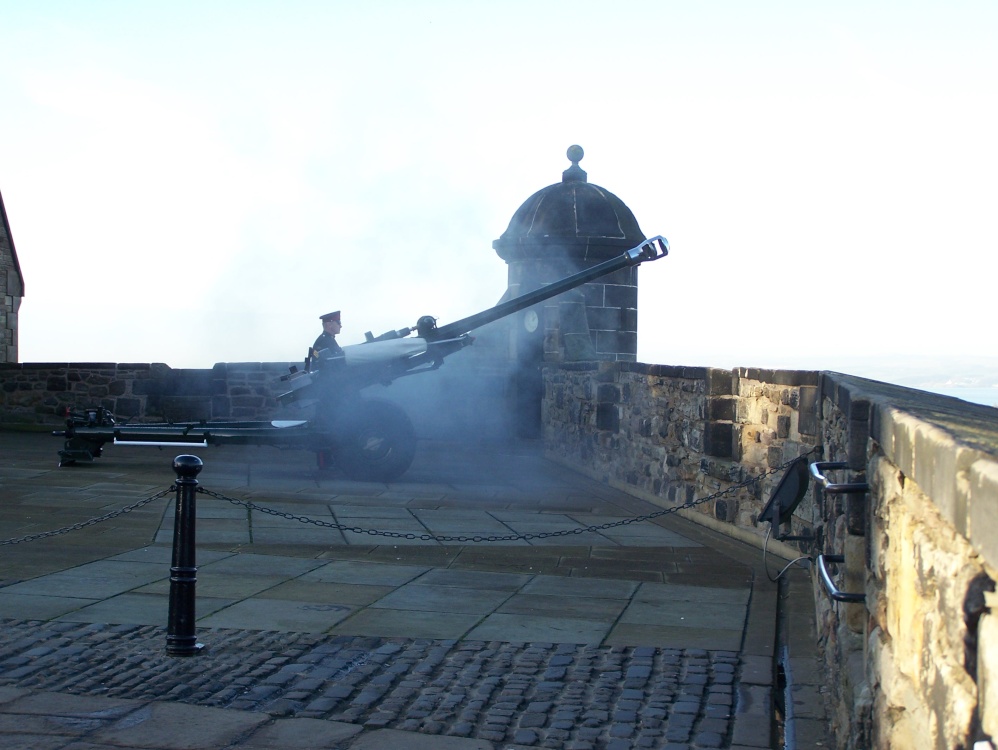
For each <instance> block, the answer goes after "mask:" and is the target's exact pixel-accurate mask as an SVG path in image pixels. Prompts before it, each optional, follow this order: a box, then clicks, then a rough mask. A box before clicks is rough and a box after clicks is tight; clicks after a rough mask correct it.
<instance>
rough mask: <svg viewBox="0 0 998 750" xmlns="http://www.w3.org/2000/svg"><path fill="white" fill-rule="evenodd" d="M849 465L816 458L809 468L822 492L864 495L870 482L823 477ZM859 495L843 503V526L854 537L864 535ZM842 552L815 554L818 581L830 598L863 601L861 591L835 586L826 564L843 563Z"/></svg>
mask: <svg viewBox="0 0 998 750" xmlns="http://www.w3.org/2000/svg"><path fill="white" fill-rule="evenodd" d="M848 468H849V464H847V463H845V462H844V461H816V462H814V463H813V464H811V465H810V467H809V469H810V471H811V476H812V477H813V478H814V481H815V482H817V483H818V486H819V487H821V489H822V491H823V492H824V493H825V494H828V495H850V496H858V495H865V494H866V493H867V492H869V491H870V485H869V484H868V483H866V482H831V481H829V479H828V477H826V476H825V472H827V471H833V470H840V469H848ZM861 503H862V501H861V499H860V498H858V497H856V498H855V500H853V498H852V497H850V500H849V502H847V504H846V529H847V530H848V532H849V533H850V534H851V535H854V536H864V535H865V531H866V529H865V521H866V514H865V513H864V512H863V505H862V504H861ZM844 562H845V555H830V554H825V555H818V557H817V559H816V560H815V561H814V565H815V567H816V568H817V569H818V575H820V576H821V582H822V584H823V585H824V587H825V592H826V593H827V594H828V596H829V598H830V599H832V600H833V601H836V602H848V603H851V604H859V603H861V602H865V601H866V594H861V593H849V592H846V591H842V590H841V589H839V587H838V586H836V585H835V581H833V580H832V575H831V572H830V571H829V570H828V564H829V563H844Z"/></svg>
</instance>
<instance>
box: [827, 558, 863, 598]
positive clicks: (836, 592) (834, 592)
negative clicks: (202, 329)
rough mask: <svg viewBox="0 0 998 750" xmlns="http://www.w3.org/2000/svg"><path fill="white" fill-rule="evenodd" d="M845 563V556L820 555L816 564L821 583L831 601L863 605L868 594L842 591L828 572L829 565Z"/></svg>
mask: <svg viewBox="0 0 998 750" xmlns="http://www.w3.org/2000/svg"><path fill="white" fill-rule="evenodd" d="M845 561H846V559H845V556H844V555H818V557H817V559H816V560H815V561H814V564H815V567H817V568H818V574H819V575H820V576H821V582H822V584H824V586H825V592H826V593H827V594H828V597H829V598H830V599H832V600H833V601H836V602H849V603H850V604H860V603H863V602H865V601H866V594H851V593H848V592H846V591H842V590H841V589H840V588H839V587H838V586H836V585H835V581H833V580H832V574H831V573H830V572H829V570H828V563H844V562H845Z"/></svg>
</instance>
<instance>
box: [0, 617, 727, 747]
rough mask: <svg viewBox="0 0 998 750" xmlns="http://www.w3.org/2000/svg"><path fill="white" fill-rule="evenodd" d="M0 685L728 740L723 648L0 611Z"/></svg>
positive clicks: (618, 739)
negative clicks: (183, 650) (198, 626)
mask: <svg viewBox="0 0 998 750" xmlns="http://www.w3.org/2000/svg"><path fill="white" fill-rule="evenodd" d="M0 624H2V628H0V685H6V686H17V687H22V688H27V689H30V690H43V691H53V692H64V693H73V694H80V695H99V696H109V697H122V698H136V699H149V700H170V701H180V702H185V703H192V704H198V705H202V706H215V707H220V708H235V709H244V710H252V711H264V712H268V713H270V714H272V715H275V716H297V717H307V718H317V719H332V720H337V721H346V722H351V723H355V724H360V725H363V726H365V727H370V728H392V729H402V730H408V731H415V732H421V733H425V734H438V735H453V736H460V737H473V738H477V739H483V740H490V741H493V742H512V743H515V744H517V745H522V746H536V747H545V748H563V749H564V750H588V749H593V750H596V749H598V750H624V749H625V748H641V747H656V748H670V749H672V748H676V750H678V749H679V748H690V747H697V748H701V747H702V748H719V747H728V746H729V743H730V735H731V731H732V718H731V717H732V711H733V700H734V696H735V695H737V692H738V686H737V680H738V673H737V672H738V655H737V654H736V653H734V652H730V651H704V650H699V649H683V650H680V649H660V648H653V647H626V648H625V647H600V646H586V645H572V644H549V643H505V642H498V641H491V642H484V641H444V640H428V639H406V638H388V639H385V638H369V637H346V636H341V637H333V636H322V635H314V634H301V633H285V632H261V631H250V630H228V629H227V630H223V629H202V630H199V632H198V635H199V639H200V640H201V641H203V642H204V643H205V644H206V647H207V648H206V649H205V652H203V653H202V654H200V655H198V656H196V657H191V658H178V657H169V656H167V655H166V653H165V645H166V634H165V632H164V630H163V628H161V627H154V626H136V625H91V624H80V623H58V622H48V623H46V622H35V621H24V620H10V619H4V620H0Z"/></svg>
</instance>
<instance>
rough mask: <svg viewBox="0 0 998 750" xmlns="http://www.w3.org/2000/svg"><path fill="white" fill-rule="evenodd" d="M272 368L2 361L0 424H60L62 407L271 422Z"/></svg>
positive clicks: (279, 371) (136, 418) (275, 370)
mask: <svg viewBox="0 0 998 750" xmlns="http://www.w3.org/2000/svg"><path fill="white" fill-rule="evenodd" d="M287 367H288V366H287V365H286V364H284V363H276V362H242V363H219V364H217V365H215V366H214V367H213V368H211V369H174V368H171V367H169V366H167V365H165V364H160V363H152V364H148V363H134V364H130V363H113V362H107V363H100V362H97V363H95V362H86V363H73V362H69V363H57V362H56V363H33V364H14V363H0V426H6V427H12V426H18V427H39V428H42V427H53V426H57V425H61V423H62V420H63V416H64V414H65V411H66V409H67V408H69V409H73V410H82V409H88V408H95V407H99V406H100V407H104V408H105V409H108V410H109V411H111V413H113V414H114V415H115V417H116V418H118V420H119V421H129V422H163V421H166V422H170V421H189V420H198V419H248V420H253V419H272V418H274V416H276V415H277V413H278V412H279V411H280V408H279V404H278V402H277V398H276V397H277V395H278V393H279V392H280V391H281V388H280V381H279V377H280V376H281V375H283V374H284V373H286V372H287Z"/></svg>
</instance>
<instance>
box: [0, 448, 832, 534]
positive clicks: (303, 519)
mask: <svg viewBox="0 0 998 750" xmlns="http://www.w3.org/2000/svg"><path fill="white" fill-rule="evenodd" d="M815 450H817V449H815ZM815 450H811V451H809V452H808V453H805V454H804V455H805V456H806V455H809V454H810V453H814V452H815ZM796 460H797V459H793V460H791V461H787V462H786V463H784V464H782V465H780V466H777V467H776V468H775V469H770V470H769V471H767V472H764V473H763V474H760V475H759V476H756V477H749V478H748V479H745V480H743V481H741V482H738V483H737V484H733V485H731V486H730V487H728V488H727V489H723V490H719V491H717V492H714V493H712V494H710V495H707V496H706V497H701V498H699V499H696V500H688V501H687V502H685V503H683V504H682V505H676V506H673V507H671V508H664V509H662V510H658V511H655V512H654V513H647V514H645V515H642V516H634V517H632V518H622V519H621V520H619V521H611V522H608V523H604V524H600V525H598V526H585V527H582V528H577V529H560V530H557V531H542V532H538V533H536V534H530V533H527V534H505V535H501V536H500V535H489V536H480V535H476V536H452V535H436V534H414V533H412V532H401V531H380V530H378V529H364V528H361V527H360V526H348V525H346V524H342V523H336V522H334V521H323V520H321V519H317V518H309V517H308V516H301V515H297V514H295V513H287V512H285V511H280V510H274V509H273V508H267V507H266V506H263V505H257V504H256V503H253V502H249V501H247V500H238V499H236V498H233V497H227V496H226V495H223V494H221V493H219V492H212V491H211V490H208V489H205V488H204V487H200V486H199V487H197V489H196V491H197V492H198V493H200V494H203V495H207V496H208V497H211V498H214V499H216V500H225V501H226V502H229V503H232V504H233V505H238V506H240V507H243V508H246V509H247V510H255V511H259V512H260V513H266V514H267V515H271V516H277V517H279V518H286V519H288V520H289V521H298V522H299V523H307V524H312V525H313V526H320V527H323V528H328V529H335V530H337V531H350V532H353V533H354V534H367V535H368V536H383V537H388V538H389V539H407V540H419V541H422V542H518V541H529V540H531V539H550V538H552V537H562V536H574V535H579V534H586V533H590V532H596V531H604V530H606V529H612V528H616V527H618V526H627V525H629V524H632V523H642V522H644V521H651V520H652V519H655V518H661V517H662V516H666V515H669V514H670V513H678V512H679V511H681V510H688V509H690V508H695V507H696V506H698V505H703V504H704V503H709V502H710V501H711V500H717V499H719V498H721V497H724V496H725V495H729V494H731V493H733V492H736V491H737V490H740V489H745V488H747V487H751V486H752V485H754V484H757V483H758V482H761V481H763V480H764V479H766V478H767V477H769V476H772V475H773V474H776V473H778V472H781V471H784V470H785V469H787V468H788V467H789V466H790V465H791V464H792V463H793V462H794V461H796ZM176 489H177V485H175V484H174V485H171V486H170V487H169V488H168V489H165V490H163V491H162V492H157V493H156V494H155V495H152V496H150V497H147V498H145V499H143V500H139V501H138V502H136V503H132V504H131V505H126V506H125V507H124V508H120V509H118V510H113V511H111V512H109V513H105V514H104V515H102V516H97V517H95V518H90V519H88V520H86V521H80V522H79V523H74V524H73V525H71V526H64V527H63V528H61V529H53V530H51V531H42V532H39V533H37V534H28V535H26V536H22V537H16V538H14V539H0V547H4V546H7V545H13V544H23V543H25V542H34V541H37V540H39V539H47V538H49V537H53V536H59V535H60V534H68V533H70V532H72V531H78V530H79V529H84V528H86V527H88V526H94V525H95V524H98V523H103V522H104V521H110V520H111V519H113V518H117V517H118V516H122V515H124V514H126V513H130V512H131V511H133V510H138V509H139V508H141V507H143V506H145V505H148V504H149V503H151V502H154V501H155V500H159V499H160V498H163V497H166V496H167V495H169V494H170V493H171V492H175V491H176Z"/></svg>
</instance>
